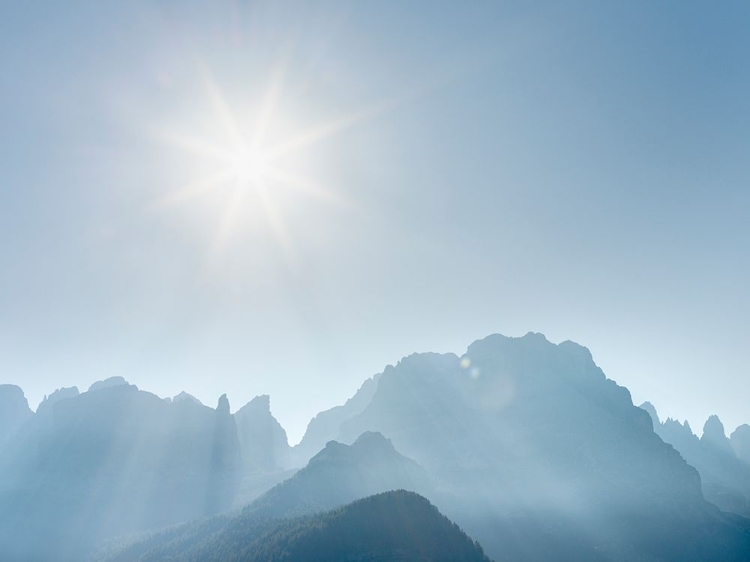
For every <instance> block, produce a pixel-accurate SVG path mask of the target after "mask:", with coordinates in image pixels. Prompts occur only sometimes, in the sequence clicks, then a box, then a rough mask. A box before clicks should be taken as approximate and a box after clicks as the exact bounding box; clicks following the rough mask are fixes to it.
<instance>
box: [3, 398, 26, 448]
mask: <svg viewBox="0 0 750 562" xmlns="http://www.w3.org/2000/svg"><path fill="white" fill-rule="evenodd" d="M32 413H33V412H32V411H31V409H30V408H29V403H28V401H27V400H26V396H24V394H23V390H21V389H20V388H19V387H17V386H14V385H12V384H0V445H2V444H3V443H4V442H5V441H7V440H8V439H9V438H11V437H12V436H13V435H14V434H15V433H16V432H17V431H18V430H19V429H20V428H21V426H23V424H25V423H26V422H27V421H28V420H29V418H31V416H32Z"/></svg>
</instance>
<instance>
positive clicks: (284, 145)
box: [150, 72, 378, 259]
mask: <svg viewBox="0 0 750 562" xmlns="http://www.w3.org/2000/svg"><path fill="white" fill-rule="evenodd" d="M282 74H283V73H282V72H277V73H276V75H275V76H274V77H273V79H272V80H271V81H270V84H269V86H268V88H267V89H266V92H265V95H264V96H263V99H262V101H261V102H260V103H259V104H258V107H257V108H255V110H254V111H251V113H252V114H253V118H252V119H251V120H250V121H251V125H248V124H247V123H246V120H243V119H241V118H240V116H239V115H238V112H237V111H236V110H234V108H232V107H231V106H230V104H229V103H228V101H227V98H226V96H225V95H224V93H223V92H222V90H221V89H220V88H219V86H218V85H217V84H216V82H215V81H214V80H213V79H212V78H211V77H210V76H209V75H208V73H206V77H205V91H206V93H207V96H206V97H207V100H208V102H209V108H210V122H211V123H212V124H213V125H214V126H217V127H218V129H219V134H218V135H216V134H213V135H209V134H207V133H205V132H204V134H201V132H198V133H197V134H186V133H184V132H177V131H176V130H172V129H167V130H162V131H160V132H159V133H158V140H159V142H161V143H163V144H166V145H168V146H169V147H171V148H173V149H177V150H178V151H179V153H180V154H182V155H184V157H186V158H190V159H197V160H199V161H200V162H202V163H204V168H205V169H206V170H210V171H208V172H206V173H203V174H199V175H198V176H197V177H195V179H193V180H192V181H190V182H188V183H186V184H185V185H182V186H181V187H179V188H177V189H173V190H170V191H168V192H167V193H166V194H165V195H163V196H161V197H160V198H158V199H157V200H155V201H153V202H152V205H151V206H150V210H152V211H166V210H168V209H171V208H175V207H179V206H183V205H189V204H200V202H201V200H202V199H204V198H208V197H214V198H215V199H214V201H219V202H220V203H219V204H220V205H221V207H222V210H221V218H220V220H219V221H218V224H215V225H213V226H212V230H213V244H212V251H213V252H214V253H221V252H222V251H223V250H225V249H226V246H227V244H228V243H229V241H230V239H231V238H232V237H233V236H234V234H235V233H236V231H237V230H238V229H239V227H240V226H242V223H243V222H245V221H248V220H255V219H254V218H253V219H251V218H250V217H258V216H260V217H261V218H262V220H263V221H264V222H265V227H266V228H268V229H269V230H270V232H271V233H272V234H273V236H274V238H275V239H276V241H277V243H278V244H279V246H280V247H281V249H282V251H283V252H284V253H285V255H286V257H287V258H288V259H293V257H294V253H295V252H294V245H293V237H292V235H291V232H290V229H289V227H288V225H287V223H286V221H285V210H284V208H283V204H282V201H289V199H290V195H291V196H292V197H293V198H295V199H296V198H299V200H300V204H305V203H307V202H309V201H305V200H306V199H308V198H314V199H318V200H323V201H325V202H327V203H330V204H336V205H341V204H346V205H350V204H351V202H350V201H349V200H348V199H346V198H344V197H343V195H342V194H341V193H340V192H338V191H336V190H333V189H331V188H330V187H328V186H327V185H324V184H322V183H320V182H319V181H317V180H316V179H315V178H314V177H311V176H310V174H307V173H304V172H300V171H299V170H297V169H296V167H295V166H294V159H295V156H296V155H297V154H301V153H302V152H303V151H305V150H306V149H310V148H312V147H316V145H320V144H321V143H323V142H324V141H326V140H329V139H330V138H331V137H334V136H335V135H337V134H340V133H341V132H343V131H344V130H346V129H348V128H351V127H352V126H354V125H356V124H358V123H362V122H363V121H365V120H367V119H370V118H371V117H372V116H373V115H374V113H375V112H377V111H378V107H377V106H373V107H371V108H366V109H364V110H360V111H356V112H352V113H349V114H341V115H336V116H334V117H333V118H331V119H329V120H326V121H323V122H321V123H316V124H314V125H312V126H307V127H294V128H292V131H293V132H292V133H291V134H286V135H283V136H281V137H280V138H279V135H278V134H277V135H275V138H273V140H272V137H274V135H271V134H269V133H271V132H274V128H275V127H276V126H277V125H278V122H279V120H280V118H281V116H280V114H279V105H280V104H279V100H280V96H281V92H282ZM287 128H288V127H287Z"/></svg>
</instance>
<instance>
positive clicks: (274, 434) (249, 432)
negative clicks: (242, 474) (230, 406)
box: [234, 395, 290, 472]
mask: <svg viewBox="0 0 750 562" xmlns="http://www.w3.org/2000/svg"><path fill="white" fill-rule="evenodd" d="M234 419H235V422H236V424H237V434H238V436H239V441H240V447H241V450H242V458H243V459H244V462H245V466H246V468H247V469H248V471H251V472H253V471H264V472H268V471H275V470H284V469H286V468H289V464H290V459H289V455H290V451H289V442H288V441H287V437H286V431H284V428H283V427H281V424H280V423H279V422H278V421H276V418H274V417H273V415H272V414H271V399H270V397H269V396H268V395H263V396H256V397H255V398H253V400H251V401H250V402H248V403H247V404H246V405H245V406H243V407H242V408H240V409H239V410H238V411H237V413H235V414H234Z"/></svg>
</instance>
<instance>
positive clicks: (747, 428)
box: [730, 424, 750, 465]
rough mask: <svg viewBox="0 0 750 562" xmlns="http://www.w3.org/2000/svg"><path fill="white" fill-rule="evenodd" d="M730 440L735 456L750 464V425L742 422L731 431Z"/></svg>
mask: <svg viewBox="0 0 750 562" xmlns="http://www.w3.org/2000/svg"><path fill="white" fill-rule="evenodd" d="M730 442H731V443H732V448H733V449H734V453H735V454H736V455H737V458H738V459H740V460H741V461H742V462H744V463H745V464H747V465H750V425H747V424H743V425H741V426H739V427H738V428H737V429H735V430H734V431H733V432H732V435H731V436H730Z"/></svg>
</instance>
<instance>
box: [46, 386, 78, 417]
mask: <svg viewBox="0 0 750 562" xmlns="http://www.w3.org/2000/svg"><path fill="white" fill-rule="evenodd" d="M79 394H80V393H79V392H78V387H76V386H72V387H70V388H64V387H63V388H58V389H57V390H55V391H54V392H53V393H52V394H50V395H49V396H46V395H45V397H44V400H42V403H41V404H39V407H38V408H37V409H36V413H37V414H38V415H49V416H52V410H53V407H54V405H55V404H57V403H58V402H59V401H60V400H66V399H68V398H75V397H76V396H78V395H79Z"/></svg>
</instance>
